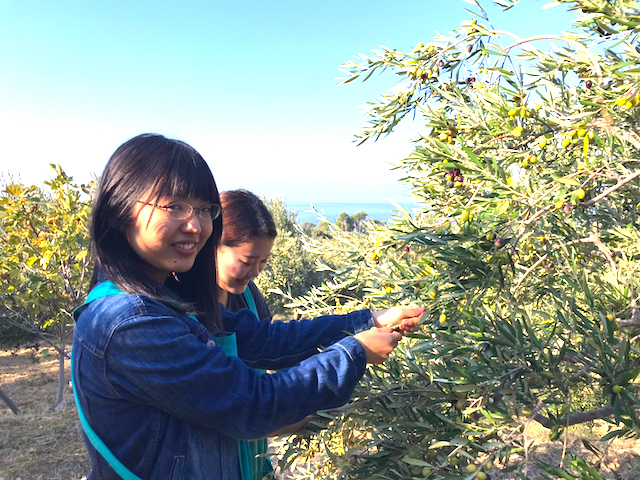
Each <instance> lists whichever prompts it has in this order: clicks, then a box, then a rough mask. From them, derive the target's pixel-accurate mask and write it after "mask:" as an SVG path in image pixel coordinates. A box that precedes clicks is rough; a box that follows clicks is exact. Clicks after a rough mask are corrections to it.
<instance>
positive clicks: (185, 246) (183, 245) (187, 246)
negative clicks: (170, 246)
mask: <svg viewBox="0 0 640 480" xmlns="http://www.w3.org/2000/svg"><path fill="white" fill-rule="evenodd" d="M174 245H175V247H176V248H179V249H180V250H191V249H192V248H195V246H196V244H195V243H175V244H174Z"/></svg>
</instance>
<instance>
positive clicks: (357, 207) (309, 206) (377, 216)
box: [287, 201, 415, 224]
mask: <svg viewBox="0 0 640 480" xmlns="http://www.w3.org/2000/svg"><path fill="white" fill-rule="evenodd" d="M398 205H399V206H400V207H402V208H404V209H407V210H408V211H409V212H412V209H413V208H415V205H412V204H411V203H400V202H398ZM287 207H288V209H289V210H290V211H296V212H297V217H296V218H297V220H298V223H299V224H302V223H306V222H309V223H314V224H318V223H320V222H321V221H322V220H323V218H319V216H323V217H325V218H326V219H327V220H328V221H329V222H331V223H335V221H336V219H337V218H338V216H339V215H340V214H341V213H343V212H344V213H346V214H347V215H355V214H356V213H360V212H365V213H366V214H367V218H369V219H370V220H377V221H380V222H388V221H389V220H390V219H391V217H392V216H393V213H394V211H396V210H397V206H396V205H394V204H392V203H389V202H386V203H357V202H355V203H353V202H351V203H347V202H317V203H316V202H291V201H288V202H287ZM313 209H315V210H316V211H317V213H316V212H314V211H313Z"/></svg>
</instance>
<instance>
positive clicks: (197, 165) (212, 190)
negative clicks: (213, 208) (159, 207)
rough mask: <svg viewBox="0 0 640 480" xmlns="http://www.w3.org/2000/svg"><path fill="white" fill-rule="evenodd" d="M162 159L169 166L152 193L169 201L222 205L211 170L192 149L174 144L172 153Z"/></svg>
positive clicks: (184, 145) (181, 144)
mask: <svg viewBox="0 0 640 480" xmlns="http://www.w3.org/2000/svg"><path fill="white" fill-rule="evenodd" d="M161 157H164V158H161V159H159V160H160V161H161V162H166V164H165V166H164V168H163V170H164V173H165V174H164V175H163V176H162V177H160V178H159V180H158V183H157V184H156V185H155V186H154V188H153V190H154V191H155V195H156V196H157V197H158V198H160V197H169V198H189V197H190V198H197V199H200V200H209V201H211V202H213V203H218V204H219V203H220V197H219V195H218V189H217V187H216V183H215V180H214V179H213V175H212V174H211V170H210V168H209V166H208V165H207V163H206V162H205V160H204V159H203V158H202V157H201V156H200V154H199V153H198V152H197V151H195V150H194V149H193V148H192V147H190V146H189V145H187V144H185V143H182V142H180V141H175V142H174V143H173V144H172V145H171V146H170V151H168V152H164V155H162V156H161Z"/></svg>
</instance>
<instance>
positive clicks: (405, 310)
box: [371, 307, 424, 334]
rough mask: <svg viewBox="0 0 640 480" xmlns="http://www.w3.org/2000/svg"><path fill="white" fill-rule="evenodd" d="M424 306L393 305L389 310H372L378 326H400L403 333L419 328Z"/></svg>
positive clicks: (374, 321)
mask: <svg viewBox="0 0 640 480" xmlns="http://www.w3.org/2000/svg"><path fill="white" fill-rule="evenodd" d="M423 313H424V307H411V308H410V307H391V308H388V309H387V310H380V311H378V312H371V316H372V317H373V323H374V324H375V326H376V327H378V328H382V327H391V328H400V330H401V331H402V333H403V334H405V333H411V332H415V331H417V330H418V322H419V321H420V317H421V316H422V314H423Z"/></svg>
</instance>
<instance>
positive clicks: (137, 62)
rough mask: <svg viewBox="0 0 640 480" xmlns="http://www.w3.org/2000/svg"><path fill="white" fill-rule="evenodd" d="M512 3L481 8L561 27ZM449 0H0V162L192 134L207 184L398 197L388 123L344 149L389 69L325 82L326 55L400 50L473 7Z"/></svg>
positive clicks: (89, 161)
mask: <svg viewBox="0 0 640 480" xmlns="http://www.w3.org/2000/svg"><path fill="white" fill-rule="evenodd" d="M545 3H546V1H537V0H523V4H522V5H519V6H518V7H516V8H514V9H513V10H511V11H510V12H508V13H506V14H503V13H499V14H498V13H495V14H494V13H493V12H497V9H495V8H491V4H490V3H489V2H482V5H483V7H485V9H487V10H489V11H490V12H492V13H491V14H492V17H491V19H492V21H493V23H494V25H495V26H497V27H499V28H503V29H507V30H511V31H515V32H517V33H518V34H520V36H522V37H524V36H527V35H533V34H541V33H559V32H560V31H562V30H568V29H569V27H570V19H571V18H572V16H571V15H569V14H567V13H566V12H565V11H564V10H562V8H564V7H554V8H551V9H547V10H542V9H541V7H542V6H543V5H544V4H545ZM467 8H472V7H471V6H470V5H469V4H468V3H465V2H463V1H462V0H396V1H389V0H385V1H382V0H367V1H364V0H340V1H338V0H322V1H321V0H225V1H219V0H195V1H189V0H185V1H182V2H176V1H165V0H154V1H151V0H149V1H138V0H109V1H98V0H55V1H50V0H39V1H35V0H0V59H1V61H2V73H1V74H0V98H1V102H2V107H0V126H1V129H0V135H1V137H0V138H1V140H2V153H1V154H0V173H2V174H4V175H5V177H6V174H7V173H10V174H11V175H12V176H13V177H14V178H17V179H19V180H21V181H23V182H24V183H35V184H42V182H43V181H44V180H45V179H47V178H50V176H51V174H52V171H51V170H50V169H49V167H48V165H49V163H57V164H60V165H61V166H62V168H63V169H64V170H65V171H66V172H67V173H68V174H70V175H73V176H74V178H75V179H76V180H78V181H87V180H88V179H89V178H91V175H92V174H93V175H98V174H99V173H100V172H101V170H102V168H103V166H104V164H105V162H106V161H107V159H108V157H109V155H110V154H111V153H112V152H113V150H115V148H116V147H117V146H118V145H120V144H121V143H122V142H123V141H125V140H127V139H128V138H130V137H132V136H134V135H137V134H139V133H143V132H157V133H161V134H163V135H166V136H169V137H174V138H179V139H181V140H184V141H186V142H187V143H190V144H191V145H193V146H194V147H195V148H196V149H197V150H198V151H200V153H201V154H202V155H203V156H204V157H205V159H206V160H207V162H208V163H209V165H210V166H211V169H212V171H213V173H214V176H215V178H216V181H217V183H218V187H219V188H220V189H221V190H225V189H230V188H247V189H250V190H252V191H254V192H256V193H262V194H265V195H267V196H269V197H273V196H280V197H283V198H285V199H287V200H289V201H298V202H300V201H309V202H329V201H340V202H351V201H354V202H355V201H365V202H386V201H389V200H393V201H404V199H405V192H406V191H407V190H408V188H407V187H406V186H404V185H402V184H401V183H399V182H398V179H399V178H400V177H401V175H402V174H401V172H398V171H392V170H391V168H390V166H391V165H392V164H394V163H395V162H396V161H397V160H398V159H399V158H401V157H402V156H404V155H406V154H408V153H409V152H410V151H411V146H410V142H409V138H410V135H409V134H408V133H406V134H402V133H401V134H399V135H397V136H393V135H392V136H391V137H388V138H386V139H383V140H381V141H379V142H377V143H372V144H365V145H363V146H359V147H357V146H356V145H355V143H354V141H353V140H354V132H355V131H356V130H357V128H358V127H360V126H362V125H364V124H365V122H366V117H365V116H364V112H363V109H362V108H361V107H360V106H361V105H362V104H363V103H364V102H366V101H372V100H374V99H375V98H376V97H377V96H378V95H379V94H380V93H382V92H383V91H385V90H386V89H387V88H390V87H393V86H394V85H395V84H396V83H397V81H398V80H397V79H399V78H400V77H397V79H396V77H393V76H390V75H383V76H381V77H378V78H374V80H373V81H368V82H365V83H360V82H356V83H351V84H349V85H346V86H337V82H338V79H339V78H340V77H342V76H343V75H344V74H343V73H342V72H341V71H340V65H341V64H343V63H345V62H347V61H349V60H351V59H352V58H353V57H354V56H356V55H358V54H359V53H364V54H368V53H370V52H371V50H372V49H377V48H379V46H380V45H386V46H388V47H390V48H394V49H397V50H400V51H410V50H411V49H412V48H413V46H414V45H415V44H417V43H418V42H420V41H422V42H425V43H426V42H427V41H429V40H431V39H432V38H433V37H434V36H435V32H436V31H439V32H442V33H446V32H447V31H449V30H451V29H453V28H456V27H458V26H459V25H460V22H461V21H462V20H465V19H466V20H468V19H470V18H472V17H471V16H470V14H469V13H467V12H465V9H467Z"/></svg>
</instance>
